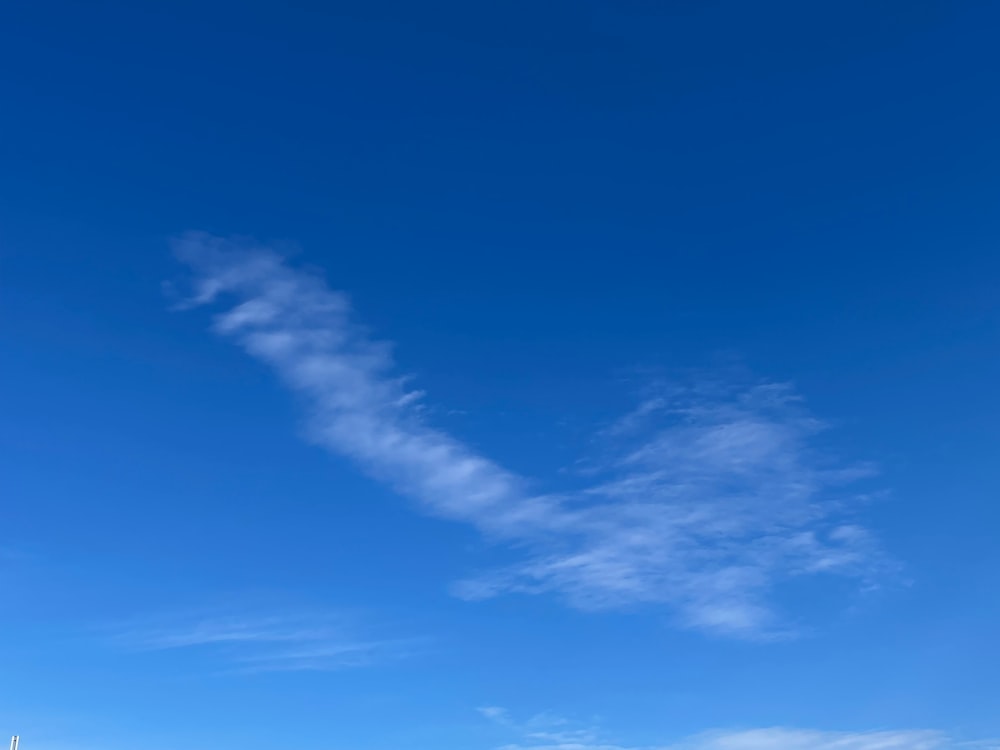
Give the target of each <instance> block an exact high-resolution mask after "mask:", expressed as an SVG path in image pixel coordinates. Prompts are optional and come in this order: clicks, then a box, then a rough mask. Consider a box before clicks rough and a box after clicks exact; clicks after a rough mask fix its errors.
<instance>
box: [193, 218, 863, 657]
mask: <svg viewBox="0 0 1000 750" xmlns="http://www.w3.org/2000/svg"><path fill="white" fill-rule="evenodd" d="M175 249H176V252H177V255H178V257H179V258H180V259H181V260H182V261H183V262H185V263H187V264H188V265H189V266H191V268H192V269H193V270H194V273H195V292H194V295H193V297H192V299H191V301H190V304H207V303H211V302H215V301H218V300H220V299H225V300H226V301H227V302H229V303H230V305H231V306H230V307H228V308H227V309H226V310H225V311H223V312H222V313H220V314H219V315H218V316H217V317H216V319H215V325H214V328H215V330H216V331H217V332H218V333H219V334H220V335H222V336H225V337H228V338H230V339H232V340H234V341H235V342H237V343H238V344H239V345H240V346H242V347H243V348H244V349H245V350H246V351H247V352H248V353H249V354H251V355H252V356H254V357H255V358H257V359H259V360H261V361H263V362H265V363H267V364H268V365H270V366H271V367H272V368H273V369H274V370H275V371H276V372H277V374H278V375H279V376H280V378H281V379H282V380H283V381H284V382H285V383H286V384H287V386H288V387H289V388H290V389H291V390H293V391H294V392H296V393H297V394H298V395H299V396H301V397H303V399H304V401H305V410H306V413H307V415H308V426H309V435H310V436H311V439H312V440H314V441H315V442H316V443H318V444H320V445H322V446H324V447H326V448H327V449H329V450H330V451H332V452H334V453H336V454H338V455H342V456H345V457H347V458H349V459H351V460H353V461H354V462H355V463H356V464H357V465H358V466H359V467H360V468H361V469H362V470H363V471H365V472H366V473H367V474H368V475H370V476H372V477H374V478H375V479H377V480H379V481H383V482H386V483H388V484H389V485H391V486H392V487H394V488H395V489H396V490H397V491H399V492H400V493H402V494H404V495H407V496H409V497H411V498H414V499H415V500H417V501H418V502H419V503H420V505H421V507H422V508H423V509H424V510H425V511H426V512H428V513H431V514H433V515H436V516H440V517H444V518H449V519H452V520H456V521H461V522H465V523H469V524H471V525H473V526H475V527H476V528H478V529H479V530H480V531H482V532H483V533H484V534H486V535H487V536H488V537H489V538H491V539H493V540H500V541H506V542H508V543H511V544H512V545H514V546H516V547H517V548H518V550H519V554H521V556H522V557H521V559H520V561H519V562H517V563H516V564H514V565H511V566H510V567H508V568H506V569H502V570H499V571H492V572H487V573H485V574H483V575H479V576H475V577H473V578H471V579H470V580H467V581H463V582H461V583H460V584H458V585H457V586H456V587H455V590H456V592H457V593H458V594H459V595H460V596H463V597H465V598H470V599H478V598H487V597H491V596H496V595H499V594H502V593H505V592H521V593H542V592H552V593H555V594H557V595H560V596H562V597H564V598H565V599H566V600H567V601H568V602H569V603H570V604H571V605H573V606H575V607H579V608H582V609H602V608H609V607H620V606H632V605H642V604H654V605H664V606H667V607H669V608H670V609H671V610H672V611H673V612H675V614H676V616H677V619H678V621H679V622H680V623H682V624H683V625H685V626H689V627H694V628H700V629H704V630H709V631H713V632H717V633H723V634H730V635H737V636H749V637H756V636H761V635H773V634H776V633H779V632H781V631H782V629H783V628H784V627H785V625H784V624H783V623H782V622H781V620H780V618H778V617H777V616H776V615H775V613H774V612H773V611H772V609H771V607H770V606H769V604H768V593H769V591H770V589H771V588H772V587H773V586H774V585H775V584H776V583H777V582H779V581H781V580H784V579H787V578H790V577H798V576H803V575H807V574H818V573H824V574H830V573H838V574H843V575H849V576H855V577H857V578H859V579H862V580H869V579H870V577H871V574H872V573H873V571H874V570H875V569H876V568H877V567H878V566H879V564H880V557H879V555H878V553H877V551H876V549H875V544H874V542H873V541H872V539H871V538H870V536H869V534H868V533H867V532H866V531H865V530H864V529H863V528H862V527H861V526H859V525H858V524H856V523H854V522H852V521H849V520H846V516H845V510H846V509H847V507H848V506H849V505H850V502H849V501H850V500H851V499H852V498H851V496H850V493H847V492H846V490H845V489H844V488H845V486H846V484H847V483H848V482H850V481H852V480H855V479H857V478H859V477H860V476H862V475H863V474H864V473H865V470H864V469H863V468H860V469H859V468H848V469H844V468H838V467H836V466H835V465H828V464H827V463H826V462H825V461H824V460H823V459H822V457H821V456H819V455H818V454H816V453H814V451H813V449H812V448H811V441H812V440H813V439H814V438H815V436H816V434H817V433H818V432H820V431H821V430H822V425H821V424H820V423H819V422H818V421H817V420H815V419H813V418H812V417H810V416H809V415H808V414H807V413H806V411H805V409H804V407H803V406H802V404H801V403H800V401H799V399H798V398H797V397H796V395H795V394H794V393H793V392H792V390H791V389H790V388H789V387H787V386H784V385H781V384H773V383H757V384H752V385H749V386H744V387H734V386H723V385H719V384H715V383H712V382H711V381H710V380H705V381H703V382H697V383H695V384H693V385H689V386H687V387H678V386H673V387H670V388H666V387H664V388H661V389H659V390H658V391H657V392H656V393H654V394H653V395H652V396H651V397H650V398H649V399H647V400H646V401H645V402H643V403H642V404H640V406H639V407H637V408H636V409H635V410H634V411H633V412H631V413H630V414H628V415H626V416H625V417H623V418H622V419H621V420H619V421H618V422H617V423H616V424H614V425H612V426H611V427H609V428H606V429H604V430H603V431H601V432H600V437H601V439H603V440H604V441H606V442H607V443H608V445H609V449H608V452H609V454H610V455H611V457H610V458H608V459H607V460H606V461H604V463H603V465H602V469H601V471H600V472H599V474H598V476H597V477H595V478H594V480H593V484H592V485H591V486H589V487H586V488H583V489H576V490H573V491H564V492H559V493H542V492H536V491H534V489H533V487H534V486H536V485H535V484H533V483H531V482H528V481H526V480H525V479H524V478H522V477H519V476H517V475H515V474H514V473H512V472H510V471H508V470H507V469H505V468H503V467H502V466H501V465H499V464H498V463H496V462H495V461H492V460H490V459H489V458H486V457H484V456H481V455H479V454H478V453H476V452H475V451H473V450H472V449H470V448H469V447H467V446H466V445H464V444H463V443H462V442H461V441H459V440H457V439H456V438H454V437H452V436H450V435H448V434H446V433H444V432H442V431H440V430H436V429H434V428H432V427H431V426H429V425H428V424H427V423H426V421H425V419H424V416H423V414H422V410H421V408H420V403H421V399H422V398H423V393H422V392H420V391H416V390H411V389H408V388H407V387H406V381H407V379H406V378H405V377H402V376H400V375H398V374H396V373H394V371H393V361H392V356H391V347H390V346H389V345H388V344H386V343H385V342H381V341H378V340H376V339H374V338H373V337H372V336H371V335H370V334H369V333H368V331H367V330H366V329H365V328H363V327H362V326H361V325H359V324H358V323H357V322H356V321H355V319H354V315H353V311H352V308H351V305H350V302H349V301H348V299H347V297H346V296H345V295H344V294H342V293H340V292H336V291H333V290H331V289H330V288H328V287H327V285H326V284H325V282H324V281H323V279H322V278H321V277H320V276H319V275H317V274H314V273H310V272H306V271H303V270H299V269H295V268H293V267H291V266H290V265H288V264H287V263H286V262H285V261H284V259H283V258H282V257H281V256H279V255H278V254H276V253H274V252H273V251H271V250H270V249H268V248H265V247H259V246H255V245H253V244H250V243H246V242H239V241H231V240H225V239H220V238H216V237H212V236H209V235H204V234H190V235H187V236H185V237H183V238H182V239H180V240H178V241H177V242H176V245H175Z"/></svg>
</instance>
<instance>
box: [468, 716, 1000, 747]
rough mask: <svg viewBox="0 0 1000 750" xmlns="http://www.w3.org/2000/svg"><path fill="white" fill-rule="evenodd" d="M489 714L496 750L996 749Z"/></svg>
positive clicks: (943, 739) (896, 734)
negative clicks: (625, 733) (649, 731)
mask: <svg viewBox="0 0 1000 750" xmlns="http://www.w3.org/2000/svg"><path fill="white" fill-rule="evenodd" d="M490 711H492V712H498V713H494V714H488V713H486V712H485V710H484V709H480V713H483V715H484V716H486V718H488V719H491V720H492V721H494V722H495V723H497V724H498V725H500V726H502V727H503V728H504V729H506V730H509V731H510V732H511V733H512V734H515V735H517V740H516V741H515V742H514V743H513V744H506V745H503V746H501V748H499V750H958V749H959V748H963V747H971V746H974V747H976V748H978V749H979V750H996V748H997V747H998V745H997V744H996V743H993V742H977V743H967V742H962V743H960V742H957V741H955V740H953V739H952V738H950V737H948V736H947V735H946V734H944V733H942V732H937V731H932V730H924V729H913V730H879V731H862V732H832V731H819V730H810V729H792V728H787V727H769V728H766V729H745V730H717V731H710V732H703V733H701V734H697V735H694V736H691V737H685V738H683V739H681V740H677V741H671V742H664V743H660V744H656V745H645V746H636V745H624V744H620V743H618V742H615V741H613V740H609V739H608V738H606V737H604V736H603V735H602V733H601V732H600V731H599V730H598V729H596V728H595V727H587V726H583V727H579V726H575V725H573V724H571V722H569V721H567V720H565V719H562V718H559V717H555V716H553V715H551V714H539V715H538V716H535V717H533V718H531V719H528V720H527V721H525V722H522V723H518V722H516V721H514V720H512V719H511V718H510V715H509V713H508V712H507V711H506V710H505V709H502V708H497V707H493V708H491V709H490Z"/></svg>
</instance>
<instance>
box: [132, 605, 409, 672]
mask: <svg viewBox="0 0 1000 750" xmlns="http://www.w3.org/2000/svg"><path fill="white" fill-rule="evenodd" d="M355 630H356V628H355V627H352V625H351V624H349V623H348V622H347V621H346V619H345V618H343V617H338V616H332V615H323V616H317V615H281V616H261V615H254V614H239V615H228V616H218V615H203V616H191V615H182V616H170V617H165V618H164V617H161V618H156V619H146V620H143V621H138V622H131V623H128V624H126V625H124V626H119V627H118V628H116V631H115V633H114V635H113V638H112V640H113V642H114V643H115V644H117V645H118V646H120V647H122V648H125V649H128V650H130V651H137V652H143V651H172V650H178V649H202V650H207V651H210V652H212V653H213V655H214V656H215V657H216V658H218V659H219V660H220V661H221V662H224V663H226V664H228V665H230V667H231V668H233V669H235V670H237V671H239V672H291V671H331V670H338V669H345V668H348V667H357V666H365V665H369V664H374V663H377V662H381V661H385V660H387V659H394V658H397V657H399V656H401V655H402V654H404V653H406V652H407V651H409V650H411V649H412V647H413V641H406V640H386V639H365V638H358V637H357V636H356V635H355Z"/></svg>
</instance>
